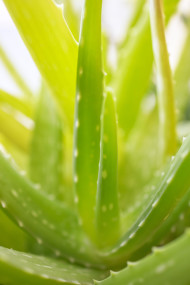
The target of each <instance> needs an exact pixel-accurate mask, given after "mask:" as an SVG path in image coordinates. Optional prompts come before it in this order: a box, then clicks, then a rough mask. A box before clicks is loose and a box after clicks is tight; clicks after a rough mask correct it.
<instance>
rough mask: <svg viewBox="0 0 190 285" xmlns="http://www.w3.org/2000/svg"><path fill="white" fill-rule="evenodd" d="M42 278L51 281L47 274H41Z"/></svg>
mask: <svg viewBox="0 0 190 285" xmlns="http://www.w3.org/2000/svg"><path fill="white" fill-rule="evenodd" d="M41 277H42V278H45V279H49V276H48V275H47V274H41Z"/></svg>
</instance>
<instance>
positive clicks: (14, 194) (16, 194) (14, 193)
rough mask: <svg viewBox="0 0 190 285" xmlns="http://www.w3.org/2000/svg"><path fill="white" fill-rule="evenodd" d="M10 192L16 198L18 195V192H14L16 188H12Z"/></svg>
mask: <svg viewBox="0 0 190 285" xmlns="http://www.w3.org/2000/svg"><path fill="white" fill-rule="evenodd" d="M11 193H12V194H13V196H14V197H16V198H17V197H18V193H17V192H16V190H14V189H12V190H11Z"/></svg>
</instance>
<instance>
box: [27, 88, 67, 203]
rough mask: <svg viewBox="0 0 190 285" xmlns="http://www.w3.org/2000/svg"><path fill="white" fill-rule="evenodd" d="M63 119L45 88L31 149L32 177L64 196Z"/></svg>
mask: <svg viewBox="0 0 190 285" xmlns="http://www.w3.org/2000/svg"><path fill="white" fill-rule="evenodd" d="M62 131H63V130H62V122H61V119H60V116H59V112H58V109H57V105H56V104H55V102H54V100H53V98H52V97H51V94H50V93H49V90H48V89H47V88H44V90H42V92H41V94H40V99H39V102H38V106H37V110H36V116H35V127H34V130H33V136H32V142H31V150H30V171H29V172H30V178H31V180H32V181H33V182H34V183H37V184H40V185H41V188H42V189H43V190H44V191H46V192H47V193H48V194H51V195H52V196H53V197H55V198H58V197H60V196H61V191H62V189H61V183H62V162H63V161H62V155H63V151H62V147H63V141H62V139H63V138H62Z"/></svg>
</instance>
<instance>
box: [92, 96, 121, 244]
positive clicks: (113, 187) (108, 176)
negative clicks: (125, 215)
mask: <svg viewBox="0 0 190 285" xmlns="http://www.w3.org/2000/svg"><path fill="white" fill-rule="evenodd" d="M117 160H118V158H117V125H116V113H115V105H114V101H113V97H112V93H110V92H108V93H107V96H106V98H105V101H104V106H103V115H102V122H101V146H100V164H99V175H98V191H97V201H96V230H97V240H98V244H99V245H100V246H105V245H111V244H112V243H114V242H115V241H116V240H117V238H118V237H119V228H120V216H119V205H118V193H117V173H118V169H117V168H118V162H117Z"/></svg>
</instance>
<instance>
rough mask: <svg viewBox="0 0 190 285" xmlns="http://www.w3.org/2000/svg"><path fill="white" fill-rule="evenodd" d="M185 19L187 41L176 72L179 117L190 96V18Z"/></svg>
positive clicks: (176, 96) (175, 87)
mask: <svg viewBox="0 0 190 285" xmlns="http://www.w3.org/2000/svg"><path fill="white" fill-rule="evenodd" d="M183 21H185V23H184V24H185V27H184V28H185V33H186V38H185V43H184V46H183V48H182V51H181V55H180V59H179V62H178V65H177V67H176V70H175V72H174V82H175V85H174V91H175V99H176V106H177V109H178V111H179V114H178V117H179V118H182V117H183V114H184V109H185V108H186V107H187V105H186V104H187V102H188V98H189V93H190V92H189V79H190V65H189V60H190V19H184V20H183Z"/></svg>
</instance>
